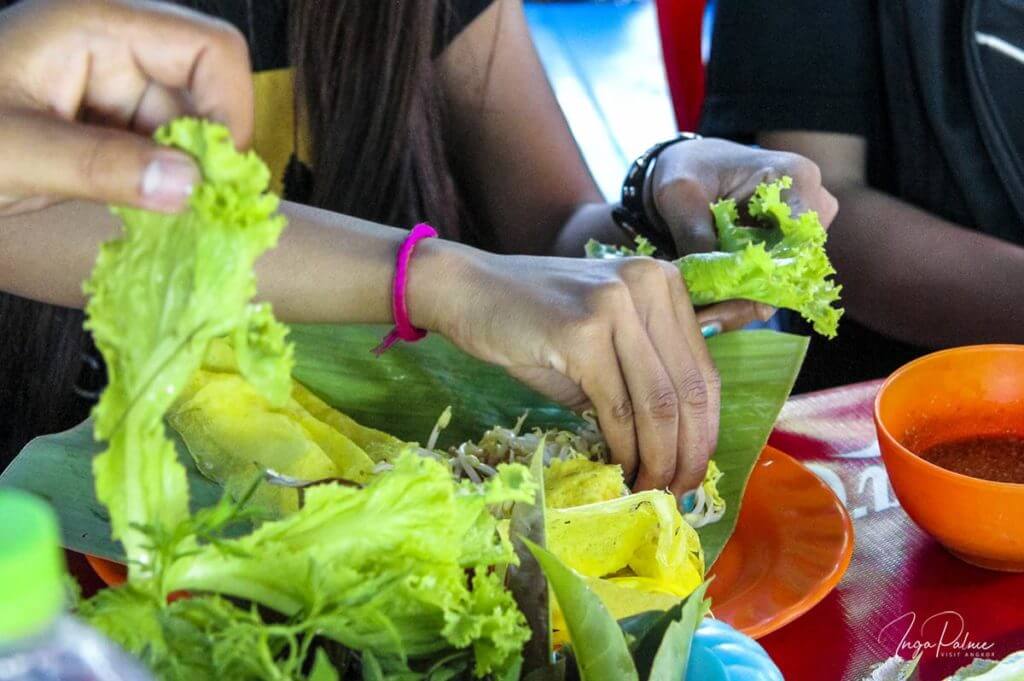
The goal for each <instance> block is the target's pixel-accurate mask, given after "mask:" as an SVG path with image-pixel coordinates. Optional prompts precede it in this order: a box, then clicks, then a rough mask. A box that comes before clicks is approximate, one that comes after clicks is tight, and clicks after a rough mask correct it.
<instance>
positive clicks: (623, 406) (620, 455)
mask: <svg viewBox="0 0 1024 681" xmlns="http://www.w3.org/2000/svg"><path fill="white" fill-rule="evenodd" d="M588 345H589V347H590V348H591V350H592V352H593V354H592V355H591V358H592V359H591V360H590V362H589V363H588V365H587V366H586V367H585V368H584V369H583V372H582V379H581V380H580V387H581V388H582V389H583V392H584V393H585V394H586V395H587V397H588V398H589V399H590V402H591V403H592V404H593V405H594V411H595V412H597V420H598V423H599V424H600V426H601V433H602V434H603V435H604V437H605V440H606V441H607V442H608V447H609V449H611V455H612V463H617V464H619V465H621V466H622V472H623V475H624V477H625V479H626V481H627V482H629V481H630V480H632V479H633V476H635V475H636V473H637V468H638V465H639V462H640V457H639V452H638V451H637V445H638V441H637V433H636V426H635V424H634V406H633V400H632V397H631V396H630V392H629V389H628V387H627V386H626V381H625V379H624V377H623V372H622V368H621V366H620V365H619V360H618V358H617V356H616V350H615V346H614V343H613V342H612V338H611V335H610V334H609V335H604V336H602V337H601V338H600V339H599V340H598V341H596V342H591V343H589V344H588Z"/></svg>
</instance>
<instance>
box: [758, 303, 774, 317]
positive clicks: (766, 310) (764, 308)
mask: <svg viewBox="0 0 1024 681" xmlns="http://www.w3.org/2000/svg"><path fill="white" fill-rule="evenodd" d="M755 307H756V308H757V316H758V318H759V319H760V320H761V321H762V322H766V321H768V320H769V319H771V318H772V317H774V316H775V312H776V310H775V308H774V307H772V306H771V305H765V304H764V303H758V304H757V305H756V306H755Z"/></svg>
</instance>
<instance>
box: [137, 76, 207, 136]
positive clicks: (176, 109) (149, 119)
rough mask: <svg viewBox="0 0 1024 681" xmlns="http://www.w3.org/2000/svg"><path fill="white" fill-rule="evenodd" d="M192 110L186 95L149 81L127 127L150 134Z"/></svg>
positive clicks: (180, 91)
mask: <svg viewBox="0 0 1024 681" xmlns="http://www.w3.org/2000/svg"><path fill="white" fill-rule="evenodd" d="M191 111H192V104H191V102H190V101H189V99H188V95H187V94H186V93H185V92H184V91H182V90H171V89H168V88H165V87H164V86H162V85H158V84H156V83H150V84H149V87H147V88H146V92H145V93H144V94H143V95H142V98H141V99H140V100H139V105H138V107H137V108H136V110H135V113H134V114H133V116H132V120H131V122H130V123H129V127H130V128H131V129H132V130H134V131H135V132H139V133H142V134H145V135H152V134H153V133H154V132H155V131H156V129H157V128H159V127H160V126H161V125H163V124H165V123H167V122H169V121H172V120H174V119H175V118H178V117H179V116H183V115H185V114H187V113H189V112H191Z"/></svg>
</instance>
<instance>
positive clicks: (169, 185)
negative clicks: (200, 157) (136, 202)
mask: <svg viewBox="0 0 1024 681" xmlns="http://www.w3.org/2000/svg"><path fill="white" fill-rule="evenodd" d="M198 181H199V171H198V170H197V169H196V166H195V164H194V163H192V162H191V161H190V160H188V159H187V158H185V157H183V156H177V155H174V156H170V155H168V156H159V157H157V158H155V159H153V160H152V161H150V163H149V165H148V166H146V170H145V171H143V173H142V200H143V202H144V203H145V204H146V205H147V206H149V207H151V208H155V209H158V210H178V209H180V208H182V207H183V206H184V204H185V202H186V201H187V200H188V197H189V196H191V195H192V189H193V188H194V187H195V185H196V183H197V182H198Z"/></svg>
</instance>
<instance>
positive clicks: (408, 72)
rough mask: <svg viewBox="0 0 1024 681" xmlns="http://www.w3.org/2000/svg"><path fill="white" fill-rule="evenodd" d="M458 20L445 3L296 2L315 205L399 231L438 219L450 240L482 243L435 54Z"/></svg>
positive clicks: (294, 35)
mask: <svg viewBox="0 0 1024 681" xmlns="http://www.w3.org/2000/svg"><path fill="white" fill-rule="evenodd" d="M328 8H329V9H328ZM449 16H450V15H449V12H448V7H447V6H446V5H439V4H438V0H400V1H397V2H395V1H384V0H374V1H372V2H367V1H366V0H332V1H331V2H323V0H293V2H292V3H291V44H292V47H291V55H292V62H293V65H294V66H295V73H296V88H295V92H296V100H297V109H298V114H299V118H300V119H303V120H305V122H306V124H307V125H308V128H309V132H310V137H311V140H312V151H313V158H312V163H313V178H314V180H313V191H312V197H311V198H312V201H311V202H312V203H313V204H314V205H317V206H319V207H322V208H327V209H330V210H334V211H338V212H341V213H347V214H349V215H356V216H358V217H362V218H365V219H368V220H374V221H376V222H382V223H384V224H389V225H395V226H410V223H412V222H414V221H419V220H429V221H430V222H432V223H433V224H434V225H435V226H436V227H437V228H438V229H439V230H440V231H441V233H442V234H443V235H444V236H446V237H448V238H452V239H459V238H462V239H463V240H469V241H474V242H480V241H481V238H480V235H479V234H477V233H475V230H473V229H472V228H471V227H470V221H469V220H468V218H467V216H466V214H465V211H464V210H462V206H463V202H462V201H461V199H460V196H459V193H458V191H457V188H456V184H455V181H454V179H453V177H452V171H451V167H450V165H449V161H448V158H447V156H446V153H445V145H444V139H443V131H444V127H445V120H444V119H445V111H444V103H443V99H442V95H441V91H442V88H441V87H440V83H439V82H438V78H437V74H436V72H435V65H434V51H435V47H436V45H437V36H438V35H439V33H443V32H444V31H445V30H446V28H445V26H444V23H445V22H446V21H447V17H449Z"/></svg>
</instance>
